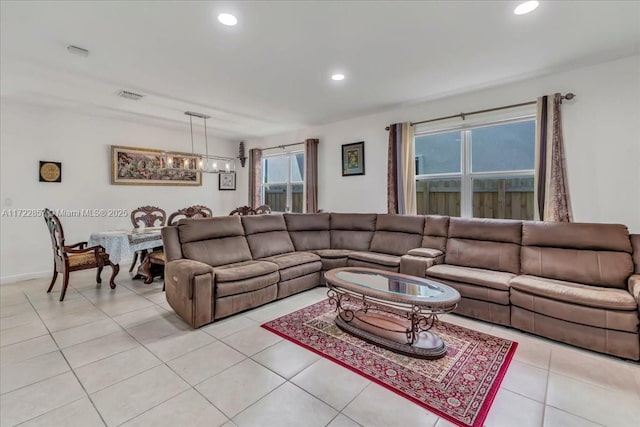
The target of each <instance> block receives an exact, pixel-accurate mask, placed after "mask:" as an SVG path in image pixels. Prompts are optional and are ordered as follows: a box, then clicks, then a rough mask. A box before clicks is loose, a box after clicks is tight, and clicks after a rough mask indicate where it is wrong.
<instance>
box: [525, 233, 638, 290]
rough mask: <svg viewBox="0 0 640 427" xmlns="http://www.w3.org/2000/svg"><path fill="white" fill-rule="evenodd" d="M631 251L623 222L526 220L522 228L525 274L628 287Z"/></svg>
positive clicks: (631, 263) (630, 270)
mask: <svg viewBox="0 0 640 427" xmlns="http://www.w3.org/2000/svg"><path fill="white" fill-rule="evenodd" d="M632 251H633V249H632V247H631V241H630V240H629V231H628V230H627V227H625V226H624V225H619V224H588V223H571V224H566V223H550V222H525V223H524V224H523V227H522V261H521V262H522V272H523V273H524V274H531V275H534V276H542V277H548V278H551V279H558V280H566V281H570V282H578V283H584V284H587V285H596V286H604V287H614V288H625V287H626V285H627V284H626V281H627V278H628V277H629V276H630V275H631V274H632V273H633V269H634V266H633V261H632V259H631V253H632Z"/></svg>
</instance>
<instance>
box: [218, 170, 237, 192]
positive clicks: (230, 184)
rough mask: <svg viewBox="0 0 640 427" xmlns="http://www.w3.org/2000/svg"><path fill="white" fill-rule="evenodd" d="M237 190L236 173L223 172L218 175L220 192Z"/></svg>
mask: <svg viewBox="0 0 640 427" xmlns="http://www.w3.org/2000/svg"><path fill="white" fill-rule="evenodd" d="M235 189H236V173H235V172H221V173H220V175H218V190H235Z"/></svg>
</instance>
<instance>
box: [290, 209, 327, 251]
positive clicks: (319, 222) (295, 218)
mask: <svg viewBox="0 0 640 427" xmlns="http://www.w3.org/2000/svg"><path fill="white" fill-rule="evenodd" d="M284 220H285V222H286V224H287V230H289V236H290V237H291V241H292V242H293V246H295V248H296V251H312V250H318V249H329V248H330V247H331V234H330V232H329V227H330V226H331V217H330V216H329V214H328V213H317V214H284Z"/></svg>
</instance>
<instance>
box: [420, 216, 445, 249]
mask: <svg viewBox="0 0 640 427" xmlns="http://www.w3.org/2000/svg"><path fill="white" fill-rule="evenodd" d="M422 234H423V237H422V245H421V246H422V247H423V248H433V249H439V250H441V251H443V252H444V251H445V249H446V248H447V236H448V234H449V217H448V216H442V215H427V216H426V217H425V220H424V231H423V232H422Z"/></svg>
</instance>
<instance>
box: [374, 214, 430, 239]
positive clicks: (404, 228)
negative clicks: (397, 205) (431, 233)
mask: <svg viewBox="0 0 640 427" xmlns="http://www.w3.org/2000/svg"><path fill="white" fill-rule="evenodd" d="M376 231H393V232H396V233H408V234H419V235H420V236H422V232H423V231H424V216H422V215H395V214H378V216H377V218H376Z"/></svg>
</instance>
